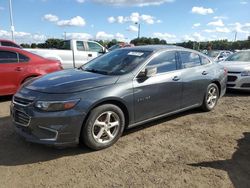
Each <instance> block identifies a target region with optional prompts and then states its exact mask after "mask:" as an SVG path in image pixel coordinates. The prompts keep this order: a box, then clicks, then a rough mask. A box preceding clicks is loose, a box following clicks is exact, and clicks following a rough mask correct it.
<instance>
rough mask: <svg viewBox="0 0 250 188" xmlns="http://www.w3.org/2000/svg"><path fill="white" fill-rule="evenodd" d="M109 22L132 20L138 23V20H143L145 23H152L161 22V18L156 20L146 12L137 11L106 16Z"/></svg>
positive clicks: (120, 22)
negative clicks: (122, 14)
mask: <svg viewBox="0 0 250 188" xmlns="http://www.w3.org/2000/svg"><path fill="white" fill-rule="evenodd" d="M108 22H109V23H119V24H123V23H127V22H132V23H138V22H144V23H146V24H154V23H161V22H162V21H161V20H156V18H155V17H153V16H151V15H147V14H142V15H140V14H139V13H138V12H133V13H131V14H130V15H129V16H117V17H114V16H111V17H109V18H108Z"/></svg>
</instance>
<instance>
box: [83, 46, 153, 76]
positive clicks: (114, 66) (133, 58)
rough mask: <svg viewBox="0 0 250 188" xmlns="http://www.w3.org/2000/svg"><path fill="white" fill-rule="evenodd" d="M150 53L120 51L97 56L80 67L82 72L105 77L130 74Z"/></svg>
mask: <svg viewBox="0 0 250 188" xmlns="http://www.w3.org/2000/svg"><path fill="white" fill-rule="evenodd" d="M151 53H152V52H150V51H137V50H129V49H121V50H115V51H112V52H109V53H107V54H104V55H102V56H99V57H97V58H95V59H93V60H92V61H90V62H89V63H87V64H85V65H83V66H82V67H81V69H82V70H85V71H89V72H95V73H99V74H106V75H122V74H126V73H128V72H131V71H132V70H133V69H134V68H135V67H137V66H138V65H139V64H140V63H142V62H144V61H145V60H146V59H147V58H148V57H149V55H150V54H151Z"/></svg>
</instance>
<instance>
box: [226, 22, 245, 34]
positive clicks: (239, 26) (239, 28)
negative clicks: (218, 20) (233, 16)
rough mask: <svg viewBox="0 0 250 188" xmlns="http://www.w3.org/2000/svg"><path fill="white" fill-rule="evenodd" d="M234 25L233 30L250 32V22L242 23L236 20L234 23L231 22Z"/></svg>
mask: <svg viewBox="0 0 250 188" xmlns="http://www.w3.org/2000/svg"><path fill="white" fill-rule="evenodd" d="M229 25H230V26H231V27H232V30H233V31H235V32H238V33H245V34H250V22H249V23H244V24H241V23H239V22H236V23H234V24H229Z"/></svg>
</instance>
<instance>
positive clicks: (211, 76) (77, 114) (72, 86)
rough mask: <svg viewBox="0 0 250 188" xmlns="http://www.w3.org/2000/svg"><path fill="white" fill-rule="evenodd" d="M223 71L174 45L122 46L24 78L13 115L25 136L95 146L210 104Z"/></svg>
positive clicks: (221, 89) (220, 88) (222, 86)
mask: <svg viewBox="0 0 250 188" xmlns="http://www.w3.org/2000/svg"><path fill="white" fill-rule="evenodd" d="M226 80H227V72H226V71H225V70H224V68H223V67H222V66H221V65H219V64H217V63H213V62H211V61H210V59H209V58H207V56H205V55H203V54H201V53H199V52H196V51H192V50H188V49H185V48H179V47H176V46H144V47H133V48H124V49H118V50H115V51H112V52H110V53H107V54H105V55H103V56H101V57H98V58H96V59H94V60H92V61H90V62H89V63H87V64H85V65H84V66H81V67H79V68H78V69H72V70H65V71H61V72H56V73H52V74H49V75H46V76H43V77H41V78H38V79H34V80H31V81H30V82H27V83H26V84H25V85H23V87H22V88H21V89H20V90H19V91H18V93H16V94H15V96H14V97H13V101H12V104H11V114H12V119H13V123H14V126H15V128H16V130H17V132H18V133H19V134H20V135H22V136H23V137H24V138H25V139H26V140H28V141H31V142H36V143H41V144H48V145H56V146H67V145H71V144H77V143H79V142H81V143H84V144H85V145H86V146H88V147H90V148H92V149H94V150H100V149H104V148H107V147H109V146H111V145H113V144H114V143H115V142H116V141H117V140H118V139H119V137H120V136H121V135H122V133H123V131H124V129H126V128H131V127H134V126H137V125H140V124H143V123H146V122H149V121H153V120H155V119H158V118H162V117H165V116H168V115H172V114H175V113H179V112H182V111H185V110H188V109H192V108H197V107H201V108H202V109H203V110H204V111H210V110H212V109H214V107H215V106H216V104H217V101H218V99H219V98H220V97H221V96H223V95H224V93H225V90H226Z"/></svg>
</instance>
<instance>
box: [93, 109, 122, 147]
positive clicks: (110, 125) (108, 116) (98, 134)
mask: <svg viewBox="0 0 250 188" xmlns="http://www.w3.org/2000/svg"><path fill="white" fill-rule="evenodd" d="M119 127H120V118H119V116H118V115H117V114H116V113H115V112H112V111H108V112H104V113H102V114H101V115H100V116H99V117H98V118H96V120H95V123H94V125H93V128H92V135H93V137H94V139H95V140H96V141H97V142H98V143H101V144H104V143H108V142H110V141H112V140H113V139H114V138H115V137H116V136H117V134H118V132H119Z"/></svg>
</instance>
